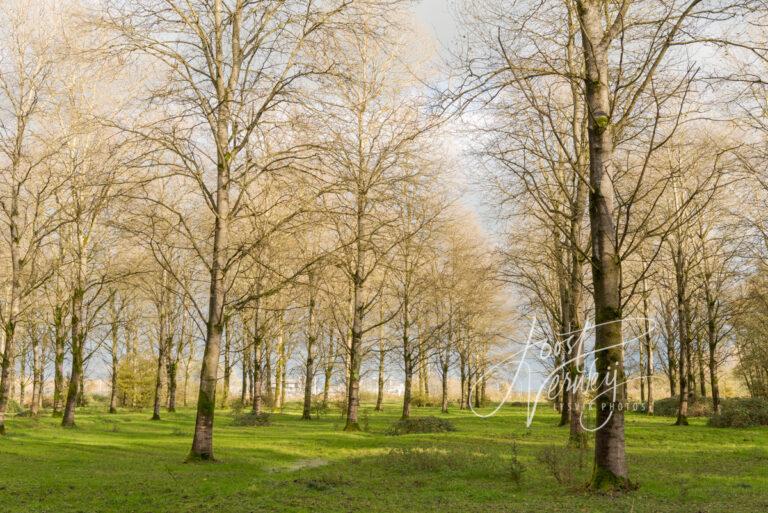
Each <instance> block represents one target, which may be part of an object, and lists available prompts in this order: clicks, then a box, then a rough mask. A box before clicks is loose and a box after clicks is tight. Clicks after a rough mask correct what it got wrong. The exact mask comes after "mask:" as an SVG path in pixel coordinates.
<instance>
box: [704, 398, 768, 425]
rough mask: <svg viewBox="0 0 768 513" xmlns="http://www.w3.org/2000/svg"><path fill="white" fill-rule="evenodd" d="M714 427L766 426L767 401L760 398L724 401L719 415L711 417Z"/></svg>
mask: <svg viewBox="0 0 768 513" xmlns="http://www.w3.org/2000/svg"><path fill="white" fill-rule="evenodd" d="M709 425H710V426H714V427H737V428H738V427H751V426H768V399H765V398H762V397H754V398H733V399H726V400H724V401H722V403H721V404H720V415H713V416H712V417H710V419H709Z"/></svg>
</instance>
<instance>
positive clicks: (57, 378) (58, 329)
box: [53, 305, 66, 417]
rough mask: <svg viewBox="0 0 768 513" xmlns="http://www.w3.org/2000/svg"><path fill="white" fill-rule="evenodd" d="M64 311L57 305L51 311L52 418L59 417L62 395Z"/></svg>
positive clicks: (64, 338) (64, 342) (64, 337)
mask: <svg viewBox="0 0 768 513" xmlns="http://www.w3.org/2000/svg"><path fill="white" fill-rule="evenodd" d="M65 344H66V334H65V332H64V309H63V308H62V307H61V306H60V305H57V306H56V307H54V309H53V351H54V356H53V366H54V371H53V416H54V417H56V416H58V415H61V403H62V399H63V395H64V349H65Z"/></svg>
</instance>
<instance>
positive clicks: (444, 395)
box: [440, 359, 448, 413]
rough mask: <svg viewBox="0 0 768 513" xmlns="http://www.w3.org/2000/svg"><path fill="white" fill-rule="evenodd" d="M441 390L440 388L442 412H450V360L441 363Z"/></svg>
mask: <svg viewBox="0 0 768 513" xmlns="http://www.w3.org/2000/svg"><path fill="white" fill-rule="evenodd" d="M440 370H441V371H442V375H441V383H440V385H441V390H440V396H441V399H440V412H441V413H448V360H447V359H446V360H443V362H442V363H441V369H440Z"/></svg>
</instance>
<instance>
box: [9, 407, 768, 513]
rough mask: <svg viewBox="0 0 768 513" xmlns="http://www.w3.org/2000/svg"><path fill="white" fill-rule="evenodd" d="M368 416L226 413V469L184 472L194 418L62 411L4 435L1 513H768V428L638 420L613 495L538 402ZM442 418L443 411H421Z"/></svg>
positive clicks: (631, 423)
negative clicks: (406, 426)
mask: <svg viewBox="0 0 768 513" xmlns="http://www.w3.org/2000/svg"><path fill="white" fill-rule="evenodd" d="M365 412H366V413H364V417H367V419H366V420H364V421H363V424H364V425H365V424H367V426H368V431H367V432H363V433H354V434H349V433H344V432H343V431H341V428H342V426H343V423H342V420H341V418H340V417H339V416H338V414H328V415H326V416H324V417H322V418H321V419H320V420H313V421H310V422H307V421H301V420H300V419H299V417H298V415H297V412H296V411H295V410H293V411H291V410H288V411H286V413H284V414H283V415H275V416H273V417H272V425H270V426H267V427H234V426H232V425H231V424H232V418H231V416H230V415H229V414H228V413H227V412H219V413H218V414H217V415H218V417H217V425H216V433H215V448H216V449H215V450H216V457H217V459H218V460H219V461H218V462H217V463H184V458H185V456H186V454H187V451H188V450H189V446H190V442H191V435H192V427H193V423H194V412H193V411H191V410H186V411H182V412H179V413H175V414H164V417H163V420H162V421H159V422H152V421H150V420H148V418H149V415H148V414H147V413H119V414H116V415H109V414H106V413H101V412H95V411H93V410H86V411H82V412H78V417H77V427H76V428H75V429H71V430H63V429H62V428H60V427H59V426H58V419H52V418H49V417H41V418H40V419H30V418H20V417H16V418H12V419H11V420H10V422H9V423H8V431H9V434H8V436H6V437H4V438H0V469H2V471H0V511H1V512H3V513H14V512H25V513H26V512H51V513H65V512H86V513H92V512H148V513H149V512H152V513H159V512H174V513H175V512H196V513H197V512H216V513H231V512H266V511H270V512H271V511H279V512H288V511H290V512H353V511H354V512H384V511H387V512H427V511H441V512H483V513H493V512H555V511H558V512H559V511H563V512H594V513H597V512H638V513H639V512H675V513H684V512H703V513H715V512H729V513H748V512H765V511H768V429H766V428H754V429H716V428H710V427H707V426H706V425H705V424H704V421H703V420H694V421H693V424H692V425H691V426H689V427H687V428H680V427H673V426H671V425H670V424H671V419H669V418H648V417H645V416H642V415H629V416H628V417H627V454H628V458H629V464H630V473H631V478H632V479H633V480H634V481H636V482H638V483H639V485H640V488H639V489H638V490H637V491H636V492H633V493H630V494H628V495H624V496H619V497H609V496H594V495H589V494H587V493H585V492H584V489H583V486H582V485H583V483H584V482H585V481H586V477H587V475H588V473H589V470H590V468H589V467H590V464H591V463H590V461H588V460H589V459H590V458H591V451H583V452H580V451H578V450H565V449H563V445H564V441H565V439H566V437H567V431H566V428H557V427H555V424H556V417H555V415H554V413H552V412H546V411H545V412H540V413H538V414H537V418H536V420H535V421H534V424H533V426H532V427H531V429H530V430H527V429H526V428H525V425H524V417H525V408H513V407H505V408H504V409H503V410H502V411H501V412H500V414H499V415H498V416H496V417H494V418H491V419H480V418H477V417H474V416H472V415H471V414H469V413H466V412H459V411H458V410H456V411H454V412H452V413H451V414H449V415H447V416H446V417H448V418H450V419H451V420H452V421H453V422H454V423H455V425H456V427H457V431H456V432H452V433H445V434H429V435H404V436H389V435H387V434H385V432H386V430H387V428H388V426H389V425H390V423H391V422H392V421H393V420H395V419H396V418H397V414H398V407H397V405H395V404H390V405H387V408H386V409H385V411H384V412H383V413H374V412H373V411H372V408H371V407H366V408H365ZM429 414H431V415H439V412H438V411H437V410H434V409H430V408H419V409H416V411H415V415H418V416H422V415H429ZM513 445H514V446H516V448H517V449H516V453H517V456H516V458H517V461H518V462H519V466H522V468H523V472H522V477H521V479H520V480H519V482H516V481H515V479H513V472H512V467H513V465H512V460H513ZM544 455H547V457H545V456H544ZM552 468H554V469H555V470H554V471H553V470H552ZM555 473H557V475H558V477H559V478H560V480H561V481H563V482H562V483H558V480H557V479H556V477H555ZM569 474H571V475H569Z"/></svg>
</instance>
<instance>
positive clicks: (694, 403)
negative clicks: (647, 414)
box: [653, 397, 712, 417]
mask: <svg viewBox="0 0 768 513" xmlns="http://www.w3.org/2000/svg"><path fill="white" fill-rule="evenodd" d="M679 402H680V398H679V397H667V398H665V399H658V400H656V401H654V402H653V414H654V415H661V416H662V417H676V416H677V406H678V403H679ZM710 415H712V400H711V399H708V398H706V397H697V398H696V399H694V400H690V399H689V400H688V416H689V417H709V416H710Z"/></svg>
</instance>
